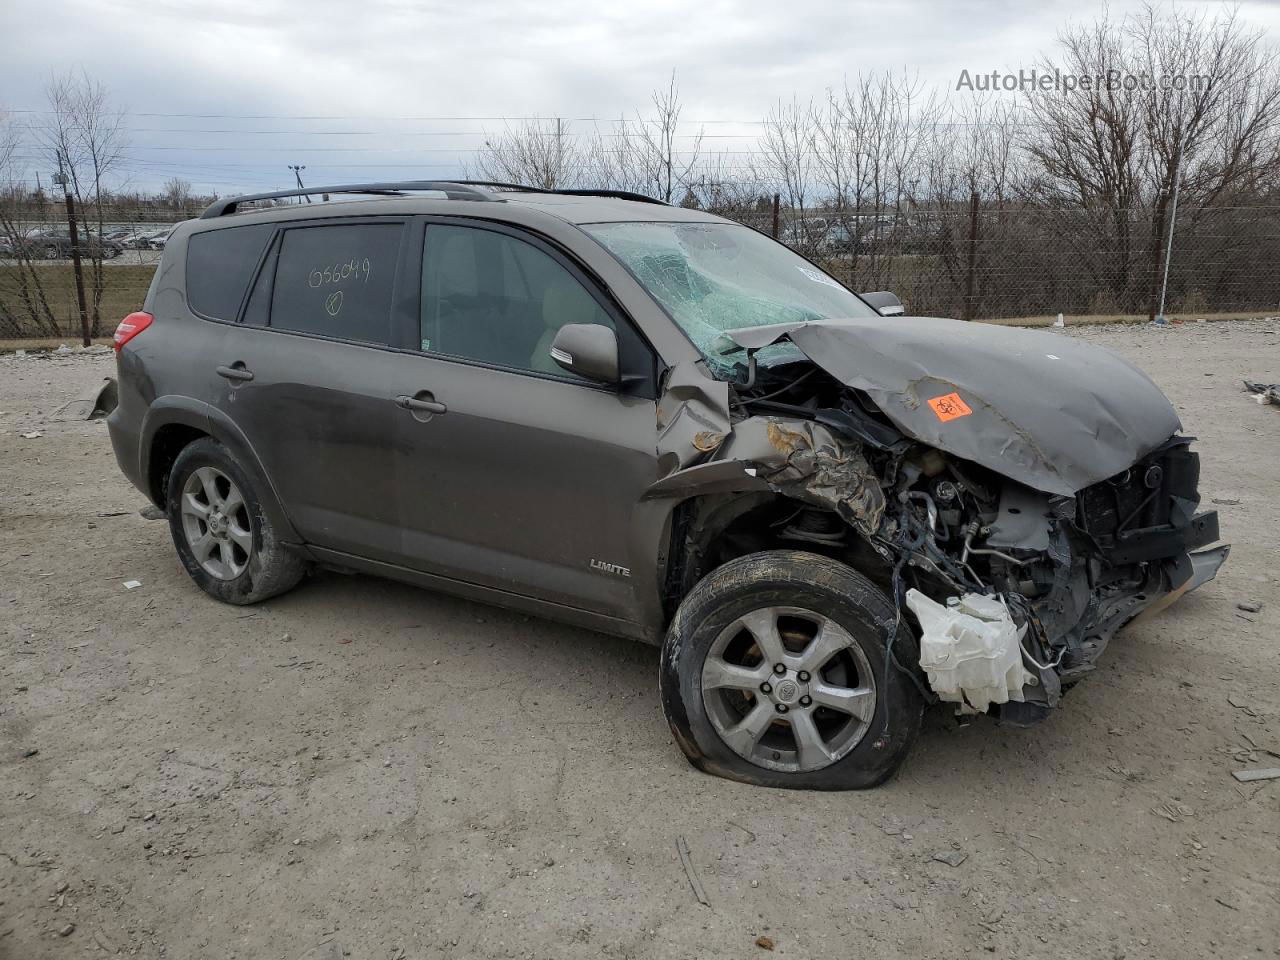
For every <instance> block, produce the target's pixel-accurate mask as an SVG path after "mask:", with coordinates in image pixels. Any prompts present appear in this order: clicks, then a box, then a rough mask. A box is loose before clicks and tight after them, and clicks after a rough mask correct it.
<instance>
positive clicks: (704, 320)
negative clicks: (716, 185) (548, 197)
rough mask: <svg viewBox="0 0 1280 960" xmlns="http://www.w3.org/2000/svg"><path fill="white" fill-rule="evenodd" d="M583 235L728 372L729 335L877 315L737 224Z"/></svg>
mask: <svg viewBox="0 0 1280 960" xmlns="http://www.w3.org/2000/svg"><path fill="white" fill-rule="evenodd" d="M583 229H585V230H586V231H587V232H588V233H590V234H591V235H592V236H593V237H595V238H596V239H597V240H598V241H600V243H601V244H603V245H604V247H605V248H606V249H607V250H608V251H609V252H610V253H612V254H613V255H614V257H616V258H617V259H618V260H619V261H621V263H622V264H623V266H625V267H626V268H627V269H628V270H630V271H631V273H632V274H633V275H634V276H635V278H636V279H637V280H638V281H639V282H640V284H641V285H642V286H643V287H644V288H645V289H646V290H647V291H648V292H649V294H650V295H651V296H652V297H653V298H654V299H655V300H657V301H658V303H660V304H661V305H662V306H663V307H664V308H665V309H666V311H667V313H668V314H669V315H670V316H671V319H673V320H674V321H675V322H676V323H677V324H678V325H679V326H680V328H681V329H682V330H684V332H685V334H686V335H687V336H688V337H689V339H690V340H692V341H693V344H694V346H696V347H697V348H698V350H700V351H701V352H702V354H703V355H704V356H706V357H708V358H709V359H711V360H713V361H717V364H718V365H721V366H727V365H730V364H731V363H732V362H733V361H735V360H738V359H740V356H737V357H735V356H734V355H735V354H739V355H740V353H741V349H740V348H739V347H737V346H736V345H735V344H734V343H733V342H732V341H731V340H729V338H728V337H725V336H723V334H724V331H726V330H735V329H741V328H743V327H758V326H764V325H766V324H771V323H800V322H803V321H806V320H835V319H844V318H849V317H874V316H876V315H877V314H876V313H875V312H874V311H873V310H872V309H871V308H870V307H868V306H867V305H866V304H865V303H863V302H862V301H861V300H860V299H858V297H856V296H855V295H854V294H853V293H851V292H850V291H849V290H847V289H845V288H844V287H842V286H841V285H840V284H839V283H838V282H837V281H836V280H834V279H832V278H831V277H829V276H827V275H826V274H825V273H823V272H822V271H821V270H819V269H818V268H817V267H815V266H814V265H813V264H811V263H809V262H808V261H807V260H805V259H804V258H803V257H801V256H798V255H797V254H795V253H793V252H792V251H790V250H788V249H787V248H786V247H784V246H783V245H782V244H780V243H776V242H775V241H773V240H770V239H769V238H768V237H765V236H763V235H761V234H759V233H756V232H755V231H754V230H752V229H750V228H748V227H743V226H740V225H738V224H730V223H598V224H587V225H586V226H584V228H583ZM769 349H770V350H772V351H779V350H783V349H789V348H786V347H782V346H779V347H775V348H769ZM762 356H765V354H762Z"/></svg>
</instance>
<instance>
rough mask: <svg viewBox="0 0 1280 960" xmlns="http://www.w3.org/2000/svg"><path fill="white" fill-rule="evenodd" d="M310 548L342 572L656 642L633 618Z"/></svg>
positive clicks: (316, 557)
mask: <svg viewBox="0 0 1280 960" xmlns="http://www.w3.org/2000/svg"><path fill="white" fill-rule="evenodd" d="M308 550H309V552H310V554H311V555H312V556H313V557H315V559H316V560H317V561H318V562H319V563H322V564H324V565H325V566H330V567H334V568H336V569H337V570H338V571H339V572H341V573H352V572H355V573H365V574H370V575H372V576H375V577H385V578H386V579H388V580H398V581H400V582H401V583H408V584H412V585H413V586H415V587H424V588H426V589H428V590H436V591H438V592H440V593H447V594H450V595H452V596H456V597H463V598H465V599H467V600H476V601H479V602H480V603H487V604H490V605H492V606H495V607H503V608H505V609H508V610H518V611H520V612H521V613H531V614H534V615H536V616H539V617H545V618H546V619H548V620H558V621H560V622H561V623H568V624H572V625H573V626H578V627H587V628H589V629H591V630H598V631H600V632H601V633H609V634H613V635H614V636H619V637H630V638H631V639H634V640H643V641H645V642H647V643H652V642H653V641H652V639H651V638H650V637H648V636H647V635H646V634H645V631H644V629H643V628H642V627H641V626H640V625H639V624H637V623H633V622H631V621H630V620H621V619H619V618H617V617H610V616H606V615H604V614H602V613H593V612H592V611H590V610H583V609H581V608H579V607H571V606H569V605H567V604H563V603H555V602H553V601H550V600H539V599H537V598H536V597H527V596H524V595H523V594H519V593H511V592H510V591H507V590H499V589H497V588H495V587H484V586H480V585H479V584H475V583H468V582H466V581H465V580H455V579H453V578H452V577H444V576H440V575H439V574H433V573H423V572H422V571H421V570H414V569H412V568H411V567H403V566H400V565H399V564H395V563H386V562H383V561H381V560H367V559H365V558H364V557H358V556H355V555H354V554H350V553H343V552H342V551H340V550H329V549H326V548H324V547H317V546H313V545H312V546H309V547H308Z"/></svg>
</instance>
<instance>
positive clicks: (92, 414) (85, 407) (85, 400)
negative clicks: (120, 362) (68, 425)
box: [49, 377, 120, 420]
mask: <svg viewBox="0 0 1280 960" xmlns="http://www.w3.org/2000/svg"><path fill="white" fill-rule="evenodd" d="M119 396H120V395H119V390H118V388H117V387H116V379H115V377H103V379H102V381H101V382H100V383H98V384H97V385H96V386H94V387H93V388H91V389H90V390H87V391H86V392H84V393H82V394H81V395H80V396H78V397H76V398H75V399H73V400H68V401H67V402H66V403H64V404H62V405H61V406H59V407H56V408H55V409H54V410H53V412H52V413H50V414H49V419H50V420H97V419H99V418H101V417H105V416H106V415H107V414H109V413H110V412H111V411H112V410H114V409H115V408H116V405H117V404H118V403H119V402H120V400H119Z"/></svg>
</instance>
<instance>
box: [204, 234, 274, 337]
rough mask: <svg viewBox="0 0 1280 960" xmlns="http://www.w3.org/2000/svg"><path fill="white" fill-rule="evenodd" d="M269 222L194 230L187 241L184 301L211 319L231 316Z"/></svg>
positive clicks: (258, 252)
mask: <svg viewBox="0 0 1280 960" xmlns="http://www.w3.org/2000/svg"><path fill="white" fill-rule="evenodd" d="M274 229H275V227H273V226H272V225H271V224H269V223H257V224H252V225H250V226H247V227H225V228H223V229H220V230H206V231H205V232H203V233H194V234H192V235H191V238H190V239H189V240H188V241H187V303H188V305H189V306H190V307H191V309H192V310H194V311H195V312H196V313H198V314H200V315H201V316H204V317H211V318H213V319H214V320H235V318H236V314H237V313H238V312H239V310H240V301H241V300H242V299H244V292H245V288H246V287H248V286H249V280H250V279H251V278H252V277H253V271H254V268H256V267H257V266H258V260H259V259H260V258H261V257H262V248H263V247H265V246H266V245H267V239H268V238H269V237H270V236H271V231H272V230H274Z"/></svg>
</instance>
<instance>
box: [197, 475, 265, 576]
mask: <svg viewBox="0 0 1280 960" xmlns="http://www.w3.org/2000/svg"><path fill="white" fill-rule="evenodd" d="M180 510H181V515H182V532H183V534H184V535H185V536H186V538H187V546H188V547H190V548H191V552H192V554H193V555H194V556H195V558H196V562H197V563H198V564H200V566H201V567H202V568H203V569H204V571H205V572H206V573H208V574H209V575H210V576H212V577H216V578H217V579H219V580H234V579H235V578H236V577H238V576H240V574H242V573H244V571H245V568H246V567H248V566H249V560H250V558H252V556H253V527H252V525H251V522H250V520H249V505H248V504H247V503H246V502H245V499H244V495H243V494H242V493H241V492H240V488H239V487H237V486H236V485H235V484H234V483H233V482H232V481H231V478H230V477H228V476H227V475H226V474H225V473H223V472H222V471H221V470H219V469H217V468H216V467H199V468H198V469H196V470H194V471H192V473H191V475H190V476H188V477H187V482H186V484H184V485H183V488H182V499H181V501H180Z"/></svg>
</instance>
